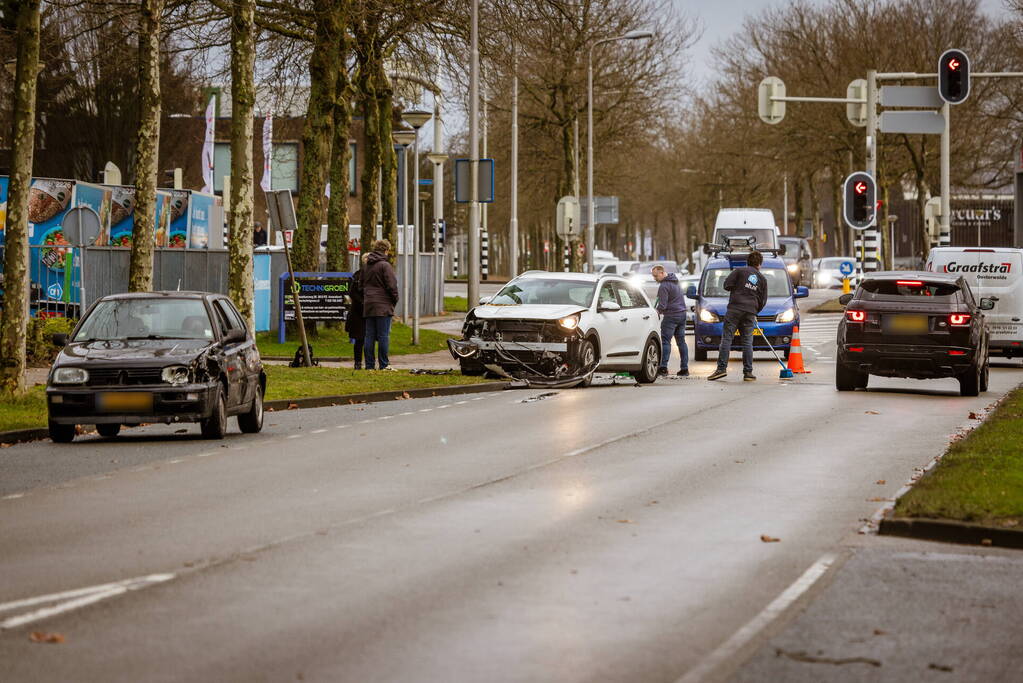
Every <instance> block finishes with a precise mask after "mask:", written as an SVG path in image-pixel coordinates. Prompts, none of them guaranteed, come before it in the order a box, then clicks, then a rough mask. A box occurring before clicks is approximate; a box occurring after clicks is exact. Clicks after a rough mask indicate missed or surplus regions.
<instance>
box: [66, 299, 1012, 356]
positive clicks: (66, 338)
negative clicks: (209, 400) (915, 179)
mask: <svg viewBox="0 0 1023 683" xmlns="http://www.w3.org/2000/svg"><path fill="white" fill-rule="evenodd" d="M992 305H993V304H992ZM50 341H52V342H53V345H54V346H67V335H66V334H64V333H63V332H58V333H56V334H54V335H53V336H52V337H50Z"/></svg>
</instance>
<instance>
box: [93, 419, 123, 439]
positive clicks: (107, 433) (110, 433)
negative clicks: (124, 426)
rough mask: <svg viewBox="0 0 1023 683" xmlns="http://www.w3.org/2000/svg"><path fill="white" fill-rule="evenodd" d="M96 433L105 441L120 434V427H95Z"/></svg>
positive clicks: (114, 424)
mask: <svg viewBox="0 0 1023 683" xmlns="http://www.w3.org/2000/svg"><path fill="white" fill-rule="evenodd" d="M96 431H97V432H99V435H100V436H102V437H103V438H105V439H112V438H114V437H115V436H117V435H118V434H119V433H120V432H121V425H119V424H117V423H116V422H115V423H113V424H102V425H96Z"/></svg>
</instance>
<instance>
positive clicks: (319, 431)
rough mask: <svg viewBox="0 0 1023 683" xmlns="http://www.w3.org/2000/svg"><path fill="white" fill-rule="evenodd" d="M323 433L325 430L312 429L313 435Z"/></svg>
mask: <svg viewBox="0 0 1023 683" xmlns="http://www.w3.org/2000/svg"><path fill="white" fill-rule="evenodd" d="M325 431H327V430H326V429H314V430H313V434H323V433H324V432H325Z"/></svg>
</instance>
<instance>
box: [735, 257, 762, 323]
mask: <svg viewBox="0 0 1023 683" xmlns="http://www.w3.org/2000/svg"><path fill="white" fill-rule="evenodd" d="M725 289H726V290H728V310H729V311H742V312H743V313H752V314H753V315H756V314H757V313H759V312H760V311H761V310H763V308H764V305H765V304H766V303H767V278H766V277H764V274H763V273H761V272H760V271H759V270H757V269H756V268H751V267H750V266H742V267H741V268H736V269H735V270H733V271H732V272H731V273H730V274H729V275H728V278H727V279H726V280H725Z"/></svg>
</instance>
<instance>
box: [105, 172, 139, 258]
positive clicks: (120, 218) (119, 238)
mask: <svg viewBox="0 0 1023 683" xmlns="http://www.w3.org/2000/svg"><path fill="white" fill-rule="evenodd" d="M107 187H109V188H110V190H111V196H110V199H111V202H110V246H112V247H130V246H131V238H132V232H133V231H134V230H135V188H134V187H131V186H129V185H108V186H107ZM97 244H98V243H97Z"/></svg>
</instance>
